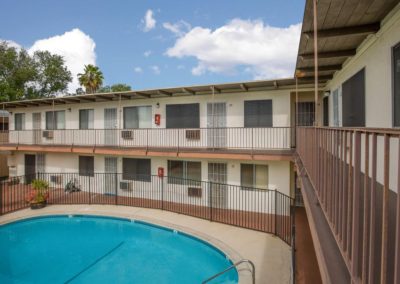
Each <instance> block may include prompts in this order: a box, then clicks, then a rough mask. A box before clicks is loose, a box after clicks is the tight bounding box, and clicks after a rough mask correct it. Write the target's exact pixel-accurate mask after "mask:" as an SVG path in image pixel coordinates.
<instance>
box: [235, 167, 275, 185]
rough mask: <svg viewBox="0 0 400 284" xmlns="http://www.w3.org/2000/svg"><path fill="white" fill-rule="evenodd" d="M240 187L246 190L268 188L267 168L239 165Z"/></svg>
mask: <svg viewBox="0 0 400 284" xmlns="http://www.w3.org/2000/svg"><path fill="white" fill-rule="evenodd" d="M240 180H241V186H243V187H246V188H261V189H267V188H268V166H267V165H253V164H240Z"/></svg>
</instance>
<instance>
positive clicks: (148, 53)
mask: <svg viewBox="0 0 400 284" xmlns="http://www.w3.org/2000/svg"><path fill="white" fill-rule="evenodd" d="M143 55H144V56H145V57H149V56H150V55H151V50H146V51H145V52H144V53H143Z"/></svg>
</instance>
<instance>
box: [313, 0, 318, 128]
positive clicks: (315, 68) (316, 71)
mask: <svg viewBox="0 0 400 284" xmlns="http://www.w3.org/2000/svg"><path fill="white" fill-rule="evenodd" d="M317 3H318V0H313V15H314V95H315V118H314V119H315V121H314V125H315V126H318V124H319V123H318V121H319V118H318V21H317Z"/></svg>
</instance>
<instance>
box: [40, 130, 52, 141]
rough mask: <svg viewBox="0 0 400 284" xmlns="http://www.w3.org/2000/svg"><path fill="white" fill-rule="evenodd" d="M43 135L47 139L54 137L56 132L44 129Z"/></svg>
mask: <svg viewBox="0 0 400 284" xmlns="http://www.w3.org/2000/svg"><path fill="white" fill-rule="evenodd" d="M42 136H43V137H44V138H47V139H53V137H54V132H53V131H52V130H45V131H43V135H42Z"/></svg>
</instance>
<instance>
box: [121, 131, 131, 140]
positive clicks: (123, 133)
mask: <svg viewBox="0 0 400 284" xmlns="http://www.w3.org/2000/svg"><path fill="white" fill-rule="evenodd" d="M121 137H122V138H123V139H133V131H131V130H123V131H121Z"/></svg>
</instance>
